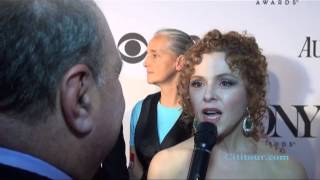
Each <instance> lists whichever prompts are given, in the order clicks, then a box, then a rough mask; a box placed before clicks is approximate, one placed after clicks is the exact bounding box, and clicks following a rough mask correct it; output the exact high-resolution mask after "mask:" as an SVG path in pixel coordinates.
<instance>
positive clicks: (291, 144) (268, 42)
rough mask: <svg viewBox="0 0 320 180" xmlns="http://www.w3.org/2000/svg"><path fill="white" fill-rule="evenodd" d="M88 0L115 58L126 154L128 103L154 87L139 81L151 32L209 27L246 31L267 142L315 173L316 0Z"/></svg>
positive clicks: (318, 163)
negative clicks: (261, 71)
mask: <svg viewBox="0 0 320 180" xmlns="http://www.w3.org/2000/svg"><path fill="white" fill-rule="evenodd" d="M96 1H97V4H98V5H99V6H100V7H101V8H102V10H103V12H104V14H105V16H106V18H107V20H108V22H109V25H110V28H111V31H112V33H113V35H114V37H115V42H116V45H117V46H118V49H119V53H120V55H121V57H122V60H123V68H122V72H121V76H120V80H121V83H122V87H123V92H124V96H125V101H126V111H125V115H124V119H123V125H124V130H123V132H124V136H125V141H126V145H127V149H126V151H127V155H128V152H129V133H130V115H131V111H132V108H133V106H134V105H135V103H136V102H137V101H138V100H141V99H143V98H144V97H145V96H146V95H147V94H150V93H152V92H155V91H158V87H156V86H153V85H149V84H147V82H146V70H145V68H144V67H143V60H144V57H145V55H146V46H147V43H148V41H149V40H150V39H151V38H152V36H153V34H154V32H155V31H157V30H158V29H161V28H177V29H180V30H183V31H185V32H187V33H189V34H190V35H193V36H194V37H202V36H203V35H204V34H205V33H206V32H207V31H209V30H212V29H219V30H221V31H223V32H227V31H231V30H235V31H239V32H244V31H246V32H247V33H249V34H250V35H253V36H255V38H256V40H257V42H258V44H259V45H260V47H261V48H262V49H263V53H264V54H265V55H266V57H267V61H268V71H269V85H268V86H269V87H268V96H267V98H268V103H269V106H268V107H269V109H268V113H269V118H268V120H269V121H268V122H267V123H266V134H267V136H268V137H269V138H268V139H269V140H268V142H267V143H269V144H272V145H273V146H275V147H278V148H279V149H281V150H282V151H284V152H285V153H288V154H289V155H291V156H293V157H294V158H296V159H297V160H299V161H300V162H302V163H303V165H304V167H305V169H306V171H307V173H308V176H309V177H310V178H316V179H320V156H319V153H320V112H319V111H320V24H319V22H318V18H319V12H320V1H319V2H318V1H305V0H247V1H239V0H238V1H235V0H234V1H222V0H220V1H212V0H211V1H196V0H173V1H146V0H145V1H141V0H140V1H133V0H131V1H130V0H126V1H110V0H96ZM127 157H128V156H127Z"/></svg>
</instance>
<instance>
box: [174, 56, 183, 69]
mask: <svg viewBox="0 0 320 180" xmlns="http://www.w3.org/2000/svg"><path fill="white" fill-rule="evenodd" d="M184 64H185V58H184V55H179V56H178V57H177V59H176V70H177V71H181V70H182V68H183V66H184Z"/></svg>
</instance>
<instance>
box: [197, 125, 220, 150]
mask: <svg viewBox="0 0 320 180" xmlns="http://www.w3.org/2000/svg"><path fill="white" fill-rule="evenodd" d="M216 142H217V127H216V125H214V124H213V123H209V122H201V123H199V124H198V126H197V129H196V133H195V136H194V143H195V147H197V148H204V149H207V150H210V151H211V149H212V148H213V146H214V145H215V144H216Z"/></svg>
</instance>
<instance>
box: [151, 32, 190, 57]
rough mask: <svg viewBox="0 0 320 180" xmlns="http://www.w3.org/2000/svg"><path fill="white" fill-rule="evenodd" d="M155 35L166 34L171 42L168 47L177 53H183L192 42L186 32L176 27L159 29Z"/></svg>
mask: <svg viewBox="0 0 320 180" xmlns="http://www.w3.org/2000/svg"><path fill="white" fill-rule="evenodd" d="M156 35H164V36H167V37H168V38H169V40H170V42H171V43H170V47H169V48H170V49H171V50H172V51H173V52H174V53H176V54H177V55H181V54H184V53H185V52H186V51H187V50H188V49H189V48H190V47H191V46H192V45H193V44H194V42H193V40H192V38H191V37H190V36H189V35H188V34H187V33H185V32H183V31H181V30H178V29H160V30H158V31H157V32H156V33H155V36H156Z"/></svg>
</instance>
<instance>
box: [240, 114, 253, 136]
mask: <svg viewBox="0 0 320 180" xmlns="http://www.w3.org/2000/svg"><path fill="white" fill-rule="evenodd" d="M247 112H248V116H246V117H245V118H244V119H243V121H242V133H243V135H244V136H246V137H249V136H250V135H251V134H252V131H253V126H254V124H253V121H252V119H251V116H250V112H249V109H248V108H247Z"/></svg>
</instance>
